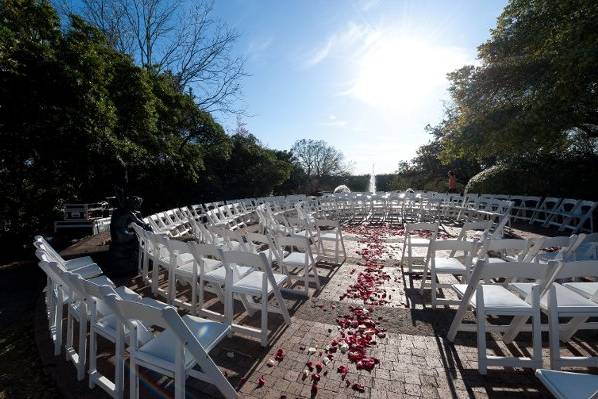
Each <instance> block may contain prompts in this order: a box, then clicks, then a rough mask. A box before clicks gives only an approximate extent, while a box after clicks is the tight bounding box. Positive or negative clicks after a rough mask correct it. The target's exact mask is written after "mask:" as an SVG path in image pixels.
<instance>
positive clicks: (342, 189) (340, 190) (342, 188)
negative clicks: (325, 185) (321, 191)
mask: <svg viewBox="0 0 598 399" xmlns="http://www.w3.org/2000/svg"><path fill="white" fill-rule="evenodd" d="M334 192H335V193H350V192H351V189H350V188H349V187H347V186H345V185H344V184H341V185H340V186H338V187H337V188H335V189H334Z"/></svg>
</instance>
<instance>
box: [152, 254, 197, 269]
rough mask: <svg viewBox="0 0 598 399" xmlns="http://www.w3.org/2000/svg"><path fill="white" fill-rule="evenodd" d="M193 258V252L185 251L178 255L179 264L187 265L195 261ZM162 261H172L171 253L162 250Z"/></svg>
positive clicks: (166, 262)
mask: <svg viewBox="0 0 598 399" xmlns="http://www.w3.org/2000/svg"><path fill="white" fill-rule="evenodd" d="M193 260H194V257H193V254H191V253H188V252H185V253H182V254H179V256H178V257H177V266H182V265H186V264H188V263H191V262H193ZM160 262H162V263H164V264H168V263H170V254H169V253H164V252H162V253H161V254H160Z"/></svg>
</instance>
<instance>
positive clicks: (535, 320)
mask: <svg viewBox="0 0 598 399" xmlns="http://www.w3.org/2000/svg"><path fill="white" fill-rule="evenodd" d="M532 345H533V350H534V355H533V359H534V368H542V364H543V359H542V324H541V320H540V308H539V307H538V308H536V310H535V311H534V315H533V316H532Z"/></svg>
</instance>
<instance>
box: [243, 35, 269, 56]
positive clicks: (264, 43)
mask: <svg viewBox="0 0 598 399" xmlns="http://www.w3.org/2000/svg"><path fill="white" fill-rule="evenodd" d="M273 42H274V38H273V37H265V38H256V39H253V40H251V41H250V42H249V44H248V45H247V55H248V56H249V57H252V58H257V57H259V56H260V55H261V54H262V53H264V52H265V51H266V50H268V49H269V48H270V47H272V43H273Z"/></svg>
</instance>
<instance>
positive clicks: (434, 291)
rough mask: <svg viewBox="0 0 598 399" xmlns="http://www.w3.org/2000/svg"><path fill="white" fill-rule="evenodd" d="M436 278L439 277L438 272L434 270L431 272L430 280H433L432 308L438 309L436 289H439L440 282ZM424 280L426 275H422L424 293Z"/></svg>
mask: <svg viewBox="0 0 598 399" xmlns="http://www.w3.org/2000/svg"><path fill="white" fill-rule="evenodd" d="M436 278H437V276H436V273H434V272H432V273H430V281H431V285H432V309H436V294H437V292H436V290H437V289H438V287H437V286H438V283H437V281H436ZM424 281H425V275H424V276H422V293H423V291H424V289H423V284H424Z"/></svg>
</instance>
